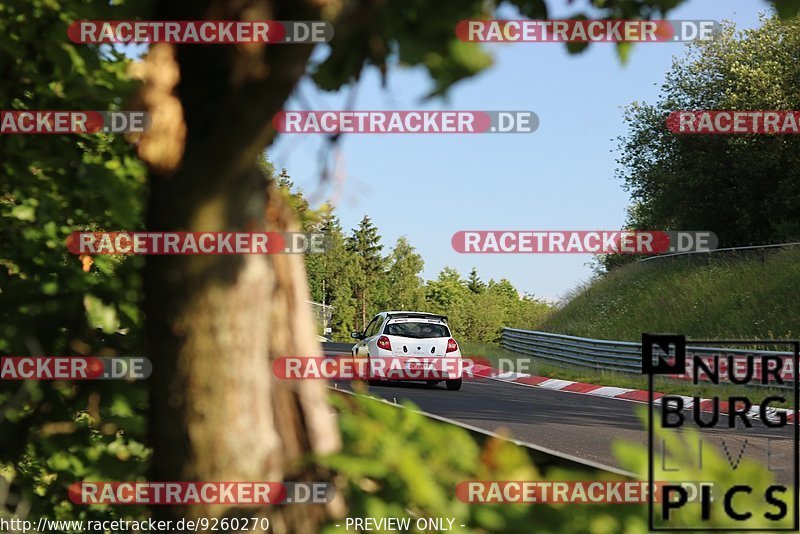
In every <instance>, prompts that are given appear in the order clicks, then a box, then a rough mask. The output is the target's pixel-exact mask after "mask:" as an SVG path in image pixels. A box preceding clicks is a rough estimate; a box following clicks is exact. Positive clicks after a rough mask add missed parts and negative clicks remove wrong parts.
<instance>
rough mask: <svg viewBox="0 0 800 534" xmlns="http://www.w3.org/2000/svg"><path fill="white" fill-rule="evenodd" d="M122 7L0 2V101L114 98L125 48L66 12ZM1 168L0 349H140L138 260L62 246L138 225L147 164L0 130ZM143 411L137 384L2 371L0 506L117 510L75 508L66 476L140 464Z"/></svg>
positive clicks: (86, 145) (72, 103) (105, 101)
mask: <svg viewBox="0 0 800 534" xmlns="http://www.w3.org/2000/svg"><path fill="white" fill-rule="evenodd" d="M139 7H140V9H142V8H145V7H146V4H140V5H139ZM129 15H130V12H129V11H128V10H127V8H126V6H125V5H121V3H119V2H117V3H115V5H114V6H111V5H103V4H102V3H101V4H99V5H98V4H95V5H93V4H92V3H90V2H87V1H83V0H69V1H55V0H20V1H5V2H2V3H0V31H2V33H3V34H4V38H3V39H2V40H0V52H1V53H0V71H2V72H3V73H4V76H3V79H2V81H0V109H4V110H29V109H40V110H73V109H85V110H116V109H120V107H121V106H122V103H123V101H124V98H125V97H126V95H128V94H129V93H130V91H131V90H132V88H133V86H132V84H131V82H130V81H129V80H128V78H127V75H126V69H127V66H128V60H126V59H125V58H124V57H123V56H122V55H121V54H119V53H117V52H116V51H114V50H113V49H110V48H108V47H103V48H102V49H98V48H97V47H94V46H81V45H74V44H72V43H70V42H69V41H68V40H67V39H66V38H65V36H66V29H67V26H68V25H69V23H70V22H71V21H73V20H76V19H87V18H88V19H102V18H111V19H114V18H119V19H126V18H130V17H129ZM0 172H2V175H3V180H2V182H0V217H1V218H2V221H3V224H2V229H1V230H0V232H2V238H0V264H1V265H2V272H0V288H2V289H0V292H2V298H3V300H4V303H5V304H4V306H3V308H2V310H1V311H0V353H1V354H3V355H17V356H24V355H45V354H46V355H93V356H96V355H122V356H136V355H141V348H142V344H141V339H140V337H139V336H138V332H137V330H138V328H139V327H140V325H141V320H142V319H141V312H140V305H141V302H140V300H141V292H140V288H141V280H140V277H139V275H138V270H139V269H140V268H141V265H142V261H141V259H140V258H136V257H130V258H122V259H120V258H115V257H111V256H104V257H95V258H94V261H82V260H81V259H80V258H78V257H76V256H73V255H71V254H69V253H67V252H66V247H65V246H64V243H65V240H66V237H67V235H68V234H69V233H70V232H72V231H76V230H84V229H91V230H95V229H96V230H121V229H126V230H139V229H141V215H142V211H143V203H144V195H145V193H146V186H145V172H144V168H143V166H142V165H141V163H140V162H139V161H138V160H137V159H136V158H135V156H134V153H133V150H132V148H131V146H130V145H129V144H128V143H127V142H126V140H125V139H123V138H121V137H120V136H114V135H107V134H93V135H80V136H78V135H75V136H61V135H16V136H3V139H2V140H0ZM146 409H147V395H146V392H145V391H144V389H143V387H142V386H141V385H140V384H129V383H120V382H112V381H98V382H92V383H74V384H69V383H63V382H16V381H0V436H2V447H1V448H0V495H8V497H9V500H8V502H0V516H5V515H7V514H10V513H13V512H14V511H15V510H16V512H17V513H29V514H30V515H32V516H34V517H36V516H39V515H48V516H49V517H55V518H71V519H77V518H109V517H114V516H116V515H117V511H114V510H107V509H106V508H105V507H91V508H88V507H83V508H80V509H76V507H74V506H73V505H72V504H71V503H70V502H69V501H68V499H67V497H66V488H67V486H68V485H69V484H71V483H72V482H75V481H77V480H82V479H126V478H127V479H130V478H135V477H137V476H138V475H140V474H141V473H143V472H144V470H145V469H146V467H147V464H146V460H147V458H148V456H149V450H148V449H147V447H146V446H145V445H144V441H145V418H144V413H145V411H146ZM6 484H10V487H6V488H5V489H7V490H8V491H9V493H8V494H6V493H5V491H4V489H2V488H3V487H5V485H6ZM28 507H30V508H28ZM26 510H27V512H26ZM135 511H136V510H135V509H133V508H128V509H126V510H124V511H122V510H120V511H119V513H120V514H130V513H134V512H135Z"/></svg>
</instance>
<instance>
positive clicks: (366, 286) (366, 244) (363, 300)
mask: <svg viewBox="0 0 800 534" xmlns="http://www.w3.org/2000/svg"><path fill="white" fill-rule="evenodd" d="M347 250H349V251H350V252H351V253H353V255H354V256H355V259H356V276H355V279H354V284H353V289H354V295H355V298H356V301H357V302H358V311H357V316H356V317H357V320H356V328H357V329H359V330H360V329H363V328H364V327H365V326H366V324H367V317H368V313H367V311H368V310H370V309H371V307H370V305H371V304H372V301H371V300H370V299H371V298H374V297H375V295H374V293H375V292H376V291H375V285H376V283H377V282H378V280H379V278H380V277H381V275H382V274H384V271H385V267H386V259H385V258H384V257H383V256H382V255H381V251H382V250H383V245H381V236H380V235H379V234H378V229H377V227H375V225H374V224H373V223H372V220H371V219H370V218H369V216H368V215H365V216H364V218H363V219H361V222H360V223H359V225H358V227H357V228H355V229H353V231H352V233H351V234H350V236H349V237H348V238H347Z"/></svg>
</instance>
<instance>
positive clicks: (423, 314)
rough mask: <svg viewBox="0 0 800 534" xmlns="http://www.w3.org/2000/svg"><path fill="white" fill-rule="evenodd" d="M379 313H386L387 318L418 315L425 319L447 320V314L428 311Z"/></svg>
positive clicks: (384, 313)
mask: <svg viewBox="0 0 800 534" xmlns="http://www.w3.org/2000/svg"><path fill="white" fill-rule="evenodd" d="M381 314H383V315H386V316H387V318H389V319H393V318H398V317H409V318H410V317H419V318H425V319H441V320H443V321H444V322H447V316H446V315H440V314H437V313H429V312H415V311H402V310H396V311H384V312H381Z"/></svg>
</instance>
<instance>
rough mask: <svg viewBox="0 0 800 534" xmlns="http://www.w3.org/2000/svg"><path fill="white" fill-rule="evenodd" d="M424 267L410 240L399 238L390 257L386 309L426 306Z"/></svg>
mask: <svg viewBox="0 0 800 534" xmlns="http://www.w3.org/2000/svg"><path fill="white" fill-rule="evenodd" d="M424 266H425V262H424V261H423V260H422V256H420V255H419V254H418V253H417V252H416V249H415V248H414V247H412V246H411V244H410V243H409V242H408V238H406V237H405V236H401V237H399V238H398V239H397V244H396V245H395V246H394V249H393V250H392V253H391V254H390V255H389V269H388V271H387V273H386V281H387V287H388V291H387V296H386V304H385V307H386V308H392V309H398V310H416V309H420V308H423V307H424V306H425V289H424V287H423V284H422V278H421V277H420V274H421V273H422V269H423V267H424Z"/></svg>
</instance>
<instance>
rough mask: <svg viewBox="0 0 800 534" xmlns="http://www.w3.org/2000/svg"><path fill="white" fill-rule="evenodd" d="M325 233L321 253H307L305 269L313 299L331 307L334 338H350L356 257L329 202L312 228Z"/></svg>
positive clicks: (354, 309)
mask: <svg viewBox="0 0 800 534" xmlns="http://www.w3.org/2000/svg"><path fill="white" fill-rule="evenodd" d="M313 229H314V231H316V232H320V233H321V234H323V235H324V236H325V241H326V245H327V249H326V252H325V253H324V254H309V255H307V256H306V269H307V271H308V280H309V285H310V289H311V295H312V298H313V299H314V300H315V301H316V302H321V303H323V304H330V305H331V306H333V316H332V325H331V329H332V333H331V335H332V337H333V339H335V340H337V341H345V340H347V339H350V332H352V331H353V330H354V328H355V324H354V316H355V313H356V309H357V302H356V300H355V299H354V298H353V287H354V283H355V279H356V276H357V272H356V269H357V265H356V262H357V260H356V258H355V256H354V254H353V253H352V252H350V251H349V250H348V249H347V246H346V244H345V237H344V233H343V232H342V226H341V223H340V222H339V219H338V217H336V215H334V213H333V207H332V206H330V205H329V204H326V205H325V206H323V208H322V210H321V215H320V221H319V222H318V223H317V224H316V226H315V227H314V228H313Z"/></svg>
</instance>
